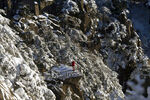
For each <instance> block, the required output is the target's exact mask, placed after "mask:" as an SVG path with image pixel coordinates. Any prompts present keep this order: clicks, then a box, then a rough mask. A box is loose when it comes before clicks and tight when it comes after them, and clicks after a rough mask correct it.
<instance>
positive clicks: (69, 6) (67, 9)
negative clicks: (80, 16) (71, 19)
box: [62, 0, 79, 14]
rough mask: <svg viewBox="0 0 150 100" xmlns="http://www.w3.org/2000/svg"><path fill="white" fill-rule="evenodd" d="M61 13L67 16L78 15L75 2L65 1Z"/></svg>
mask: <svg viewBox="0 0 150 100" xmlns="http://www.w3.org/2000/svg"><path fill="white" fill-rule="evenodd" d="M62 12H64V13H67V14H70V13H72V14H76V13H79V8H78V5H77V3H76V2H74V1H72V0H67V1H65V3H64V7H63V9H62Z"/></svg>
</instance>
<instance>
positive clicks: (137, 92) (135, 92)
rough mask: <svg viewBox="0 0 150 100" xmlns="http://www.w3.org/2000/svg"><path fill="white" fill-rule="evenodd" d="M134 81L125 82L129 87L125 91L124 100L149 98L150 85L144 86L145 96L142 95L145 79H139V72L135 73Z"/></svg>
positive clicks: (147, 99) (146, 99)
mask: <svg viewBox="0 0 150 100" xmlns="http://www.w3.org/2000/svg"><path fill="white" fill-rule="evenodd" d="M135 82H136V83H135ZM135 82H134V81H131V80H130V81H128V83H127V84H128V86H129V87H130V88H131V89H128V90H127V91H126V100H150V87H148V88H146V92H147V97H145V96H144V95H143V94H144V92H145V88H144V87H143V83H144V82H145V80H144V79H141V78H140V75H139V74H136V76H135Z"/></svg>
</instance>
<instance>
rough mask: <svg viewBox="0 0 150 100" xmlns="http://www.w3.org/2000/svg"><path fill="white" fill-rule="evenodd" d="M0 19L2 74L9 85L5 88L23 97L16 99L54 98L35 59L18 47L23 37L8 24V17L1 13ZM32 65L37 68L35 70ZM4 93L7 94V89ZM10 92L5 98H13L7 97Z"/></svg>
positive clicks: (0, 71)
mask: <svg viewBox="0 0 150 100" xmlns="http://www.w3.org/2000/svg"><path fill="white" fill-rule="evenodd" d="M0 19H1V22H0V61H1V62H0V66H1V67H0V74H1V75H2V76H3V78H4V80H7V82H6V83H7V84H8V86H9V87H4V88H6V89H7V88H11V91H12V92H14V93H15V95H16V97H18V98H21V99H16V100H35V99H36V100H50V99H51V100H54V99H55V96H54V94H53V93H52V92H51V90H49V89H48V88H47V86H46V84H45V82H44V80H43V78H41V76H40V74H39V72H38V70H37V68H36V65H35V64H34V63H33V59H31V58H30V57H29V56H28V55H27V52H26V51H25V52H24V54H22V52H21V50H20V49H18V48H17V47H16V44H17V43H19V42H20V41H22V39H21V38H20V37H18V36H17V35H16V33H17V32H15V31H14V30H13V29H11V28H10V27H9V26H8V25H7V24H9V20H8V19H7V18H4V17H3V16H1V15H0ZM23 46H24V47H25V45H22V47H23ZM29 59H30V60H29ZM29 64H30V65H29ZM31 66H34V67H35V69H34V70H33V69H32V68H31ZM7 90H9V89H7ZM2 93H3V94H4V95H5V91H2ZM10 93H11V92H10V91H8V93H7V94H8V96H6V98H4V99H3V100H5V99H6V100H11V99H8V98H7V97H9V95H10ZM11 95H12V94H11ZM47 95H49V96H48V97H47ZM12 98H13V97H12Z"/></svg>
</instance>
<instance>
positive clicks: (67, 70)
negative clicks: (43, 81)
mask: <svg viewBox="0 0 150 100" xmlns="http://www.w3.org/2000/svg"><path fill="white" fill-rule="evenodd" d="M50 72H51V75H52V76H51V78H54V79H59V80H63V81H64V80H66V79H69V78H77V77H82V75H81V74H80V73H79V72H78V71H73V69H72V68H71V67H68V66H67V65H61V66H58V67H53V68H52V69H51V70H50ZM47 80H48V79H47ZM50 80H51V79H50Z"/></svg>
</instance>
